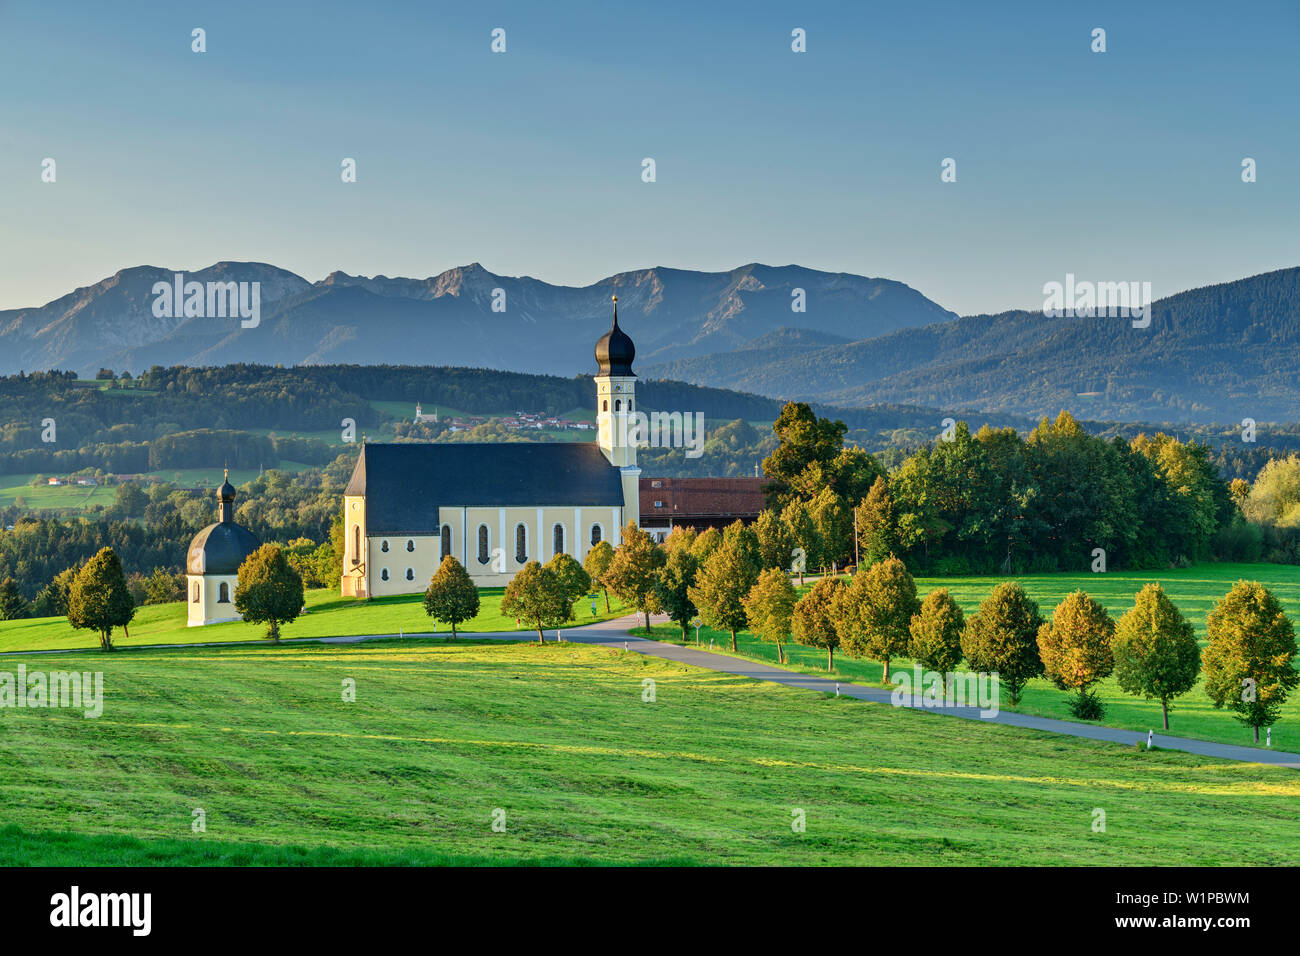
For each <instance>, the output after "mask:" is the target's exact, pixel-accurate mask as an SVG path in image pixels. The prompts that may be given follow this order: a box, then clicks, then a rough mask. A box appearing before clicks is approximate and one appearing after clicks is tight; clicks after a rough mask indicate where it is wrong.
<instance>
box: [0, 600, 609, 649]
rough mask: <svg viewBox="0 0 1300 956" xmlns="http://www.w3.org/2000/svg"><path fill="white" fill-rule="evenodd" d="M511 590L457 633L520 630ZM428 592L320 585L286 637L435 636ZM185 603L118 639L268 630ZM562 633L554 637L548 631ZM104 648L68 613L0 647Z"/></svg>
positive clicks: (240, 635) (584, 613)
mask: <svg viewBox="0 0 1300 956" xmlns="http://www.w3.org/2000/svg"><path fill="white" fill-rule="evenodd" d="M504 592H505V589H504V588H480V589H479V599H480V608H479V613H478V616H477V617H475V618H474V620H472V621H467V622H466V623H464V624H462V625H460V626H458V627H457V631H458V632H459V631H465V632H467V633H472V632H474V631H478V632H480V633H482V632H487V631H513V630H515V629H516V628H515V619H514V618H513V617H507V616H505V615H503V614H502V613H501V597H502V595H503V594H504ZM423 600H424V595H423V594H403V595H398V596H396V597H385V598H375V599H373V600H371V601H354V600H352V599H351V598H341V597H339V593H338V591H337V590H336V589H333V588H319V589H316V590H311V591H308V592H307V613H306V614H304V615H301V616H300V617H299V618H298V620H296V621H294V622H293V623H292V624H286V625H284V627H282V628H281V636H282V637H285V638H291V637H342V636H348V635H353V634H397V633H399V630H400V632H401V633H404V634H412V633H417V634H429V633H433V632H434V630H435V624H434V623H433V622H432V621H431V620H430V618H429V616H428V615H427V614H425V613H424V604H423V603H422V602H423ZM574 611H575V613H576V614H577V620H576V621H575V622H574V623H575V624H590V623H592V622H593V621H603V620H607V619H608V618H611V617H618V616H620V615H622V614H626V613H627V611H626V610H624V608H623V605H622V604H620V603H619V602H618V600H617V599H615V598H613V597H611V598H610V610H609V612H606V611H605V601H604V599H603V598H598V599H597V600H596V614H595V615H594V616H593V615H592V613H591V601H590V600H580V601H579V602H578V603H577V604H576V605H575V607H574ZM186 613H187V608H186V605H185V604H180V603H178V604H147V605H144V606H142V607H139V608H137V609H136V612H135V620H134V621H133V622H132V623H131V625H130V631H131V636H130V637H129V638H128V637H127V636H125V635H124V634H123V633H122V632H121V630H116V631H114V632H113V643H114V644H116V645H118V646H120V647H131V646H137V645H140V644H194V643H207V642H211V641H255V640H260V639H261V638H262V637H263V636H264V635H265V632H266V628H265V627H264V626H262V625H260V624H245V623H244V622H243V621H231V622H229V623H227V624H209V625H207V626H206V627H189V626H187V625H186V623H185V620H186ZM450 630H451V628H450V627H448V626H446V625H442V624H439V625H436V631H437V633H439V634H441V633H444V632H450ZM547 633H548V636H550V637H552V638H554V634H553V633H552V632H550V631H548V632H547ZM530 634H531V635H532V637H534V638H535V637H536V636H537V632H536V631H528V630H526V629H525V630H522V631H521V636H522V637H523V638H524V639H528V637H529V635H530ZM98 646H99V640H98V638H97V637H96V635H94V634H92V633H91V632H90V631H75V630H73V629H72V626H71V625H70V624H68V621H67V619H66V618H61V617H41V618H28V619H26V620H19V621H0V651H36V650H70V649H77V648H94V647H98Z"/></svg>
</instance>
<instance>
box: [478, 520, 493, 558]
mask: <svg viewBox="0 0 1300 956" xmlns="http://www.w3.org/2000/svg"><path fill="white" fill-rule="evenodd" d="M491 558H492V556H491V555H490V554H488V527H487V525H485V524H481V525H479V526H478V563H479V564H487V563H488V561H490V560H491Z"/></svg>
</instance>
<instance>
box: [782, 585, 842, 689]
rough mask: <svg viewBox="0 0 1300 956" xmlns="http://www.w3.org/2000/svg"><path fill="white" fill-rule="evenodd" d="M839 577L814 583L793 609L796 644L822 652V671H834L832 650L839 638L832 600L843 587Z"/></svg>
mask: <svg viewBox="0 0 1300 956" xmlns="http://www.w3.org/2000/svg"><path fill="white" fill-rule="evenodd" d="M844 586H845V585H844V579H843V578H832V577H825V578H822V579H821V580H819V581H817V582H816V583H815V584H814V585H813V586H812V587H811V588H810V589H809V590H808V593H807V594H805V595H804V596H803V597H801V598H800V599H799V601H798V603H796V604H795V606H794V616H793V618H792V620H791V626H792V633H793V636H794V639H795V641H796V642H797V643H799V644H803V645H804V646H806V647H820V648H823V649H824V650H825V651H826V670H827V671H828V672H829V671H833V670H834V669H835V649H836V648H837V647H839V646H840V635H839V632H838V631H837V630H836V629H835V599H836V596H837V595H838V594H839V592H840V590H841V589H842V588H843V587H844Z"/></svg>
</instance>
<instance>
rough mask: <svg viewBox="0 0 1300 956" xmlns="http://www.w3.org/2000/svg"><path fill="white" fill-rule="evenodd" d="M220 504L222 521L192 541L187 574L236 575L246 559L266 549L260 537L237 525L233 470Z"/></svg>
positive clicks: (220, 491)
mask: <svg viewBox="0 0 1300 956" xmlns="http://www.w3.org/2000/svg"><path fill="white" fill-rule="evenodd" d="M217 501H219V502H220V506H219V508H218V512H217V517H218V518H220V519H221V520H220V521H218V522H217V523H216V524H210V525H208V526H207V527H206V528H204V529H203V530H202V531H200V532H199V533H198V534H196V535H195V536H194V540H192V541H191V542H190V550H189V551H188V552H187V553H186V555H185V573H186V574H234V573H235V572H237V571H238V570H239V566H240V565H241V564H243V563H244V559H245V558H246V557H248V556H249V555H250V554H252V553H253V552H254V551H256V550H257V549H258V548H260V547H261V546H262V542H260V541H258V540H257V535H255V534H253V532H251V531H249V530H248V529H247V528H245V527H244V526H243V525H239V524H236V523H235V520H234V514H235V487H234V485H232V484H231V483H230V472H229V471H227V472H226V479H225V480H224V481H223V482H222V483H221V487H220V488H218V489H217Z"/></svg>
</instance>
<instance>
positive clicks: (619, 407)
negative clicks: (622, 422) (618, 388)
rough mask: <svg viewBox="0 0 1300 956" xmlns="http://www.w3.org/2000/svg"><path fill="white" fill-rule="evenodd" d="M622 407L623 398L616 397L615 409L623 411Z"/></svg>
mask: <svg viewBox="0 0 1300 956" xmlns="http://www.w3.org/2000/svg"><path fill="white" fill-rule="evenodd" d="M622 408H623V400H622V399H620V398H616V399H614V411H616V412H617V411H621V410H622Z"/></svg>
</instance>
